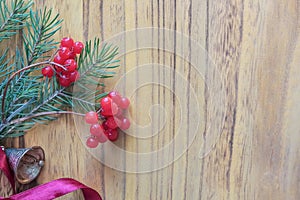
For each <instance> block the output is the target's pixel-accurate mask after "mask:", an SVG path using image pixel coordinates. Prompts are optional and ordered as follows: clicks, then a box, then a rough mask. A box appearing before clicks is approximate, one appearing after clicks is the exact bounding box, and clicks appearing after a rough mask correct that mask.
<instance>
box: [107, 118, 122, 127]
mask: <svg viewBox="0 0 300 200" xmlns="http://www.w3.org/2000/svg"><path fill="white" fill-rule="evenodd" d="M117 120H118V119H117V118H114V117H108V118H107V120H106V122H105V124H106V126H107V127H108V128H110V129H115V128H118V124H119V122H116V121H117Z"/></svg>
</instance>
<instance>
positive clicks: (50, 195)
mask: <svg viewBox="0 0 300 200" xmlns="http://www.w3.org/2000/svg"><path fill="white" fill-rule="evenodd" d="M0 170H1V171H3V173H4V174H5V176H6V177H7V178H8V180H9V182H10V183H11V185H12V187H13V190H14V189H15V187H14V186H15V181H14V178H13V173H12V172H11V170H10V168H9V165H8V162H7V158H6V154H5V152H4V151H3V149H2V148H0ZM78 189H81V190H82V193H83V196H84V198H85V199H87V200H102V199H101V197H100V195H99V194H98V193H97V192H96V191H95V190H93V189H92V188H90V187H88V186H86V185H84V184H82V183H80V182H78V181H76V180H74V179H71V178H60V179H56V180H53V181H50V182H48V183H45V184H42V185H39V186H36V187H34V188H31V189H29V190H26V191H24V192H21V193H18V194H15V195H12V196H10V197H0V200H20V199H22V200H41V199H43V200H52V199H55V198H57V197H61V196H63V195H66V194H68V193H71V192H74V191H75V190H78ZM14 193H15V190H14Z"/></svg>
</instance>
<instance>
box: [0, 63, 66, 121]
mask: <svg viewBox="0 0 300 200" xmlns="http://www.w3.org/2000/svg"><path fill="white" fill-rule="evenodd" d="M44 64H52V65H56V66H59V67H61V68H63V69H64V70H66V68H65V67H64V66H62V65H60V64H57V63H55V62H51V61H44V62H39V63H35V64H32V65H29V66H27V67H24V68H22V69H20V70H18V71H16V72H15V73H14V74H12V75H11V76H10V77H9V79H8V80H7V82H6V83H5V87H4V90H3V95H2V103H1V111H2V112H1V113H2V122H3V123H5V101H6V94H7V90H8V87H9V85H10V82H11V81H12V80H13V79H14V78H15V77H16V76H17V75H18V74H20V73H21V72H23V71H26V70H29V69H31V68H35V67H36V66H39V65H44Z"/></svg>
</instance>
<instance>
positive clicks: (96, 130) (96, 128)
mask: <svg viewBox="0 0 300 200" xmlns="http://www.w3.org/2000/svg"><path fill="white" fill-rule="evenodd" d="M90 133H91V135H93V136H96V137H101V135H102V134H104V129H103V127H102V126H101V125H100V124H98V123H97V124H92V125H91V127H90Z"/></svg>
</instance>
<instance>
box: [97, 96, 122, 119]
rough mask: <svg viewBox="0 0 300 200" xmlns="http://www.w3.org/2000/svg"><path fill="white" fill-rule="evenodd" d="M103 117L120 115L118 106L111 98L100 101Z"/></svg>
mask: <svg viewBox="0 0 300 200" xmlns="http://www.w3.org/2000/svg"><path fill="white" fill-rule="evenodd" d="M100 104H101V108H102V112H101V114H102V115H103V116H112V115H115V114H117V113H118V111H119V108H118V105H117V104H115V103H114V102H113V101H112V99H111V98H110V97H104V98H102V99H101V101H100Z"/></svg>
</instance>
